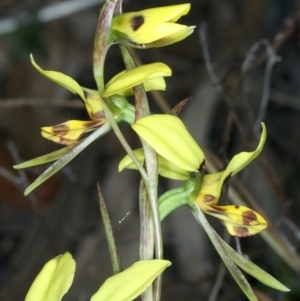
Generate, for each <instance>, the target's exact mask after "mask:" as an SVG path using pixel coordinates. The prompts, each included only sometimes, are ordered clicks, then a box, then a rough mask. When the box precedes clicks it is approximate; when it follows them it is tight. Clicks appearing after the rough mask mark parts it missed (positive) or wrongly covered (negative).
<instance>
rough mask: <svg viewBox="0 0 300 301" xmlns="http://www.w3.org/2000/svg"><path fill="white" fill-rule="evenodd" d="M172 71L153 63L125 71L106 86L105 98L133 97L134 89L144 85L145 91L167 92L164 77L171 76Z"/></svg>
mask: <svg viewBox="0 0 300 301" xmlns="http://www.w3.org/2000/svg"><path fill="white" fill-rule="evenodd" d="M171 75H172V70H171V69H170V68H169V67H168V66H167V65H166V64H163V63H152V64H145V65H141V66H138V67H136V68H134V69H131V70H124V71H122V72H120V73H118V74H117V75H115V76H114V77H113V78H112V79H111V80H110V81H109V82H108V83H107V85H106V89H105V92H104V94H103V97H108V96H111V95H115V94H118V95H122V96H128V95H132V94H133V92H132V87H134V86H137V85H139V84H142V83H143V84H144V87H145V90H146V91H150V90H165V88H166V83H165V80H164V78H163V77H164V76H171Z"/></svg>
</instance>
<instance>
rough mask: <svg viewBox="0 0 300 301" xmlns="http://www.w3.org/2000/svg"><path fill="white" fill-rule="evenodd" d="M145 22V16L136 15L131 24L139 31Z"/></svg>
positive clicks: (134, 29)
mask: <svg viewBox="0 0 300 301" xmlns="http://www.w3.org/2000/svg"><path fill="white" fill-rule="evenodd" d="M144 22H145V19H144V16H142V15H139V16H134V17H133V18H131V20H130V25H131V28H132V29H133V31H137V30H138V29H139V28H140V27H141V26H142V25H143V24H144Z"/></svg>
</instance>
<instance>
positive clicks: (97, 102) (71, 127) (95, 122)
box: [30, 55, 107, 145]
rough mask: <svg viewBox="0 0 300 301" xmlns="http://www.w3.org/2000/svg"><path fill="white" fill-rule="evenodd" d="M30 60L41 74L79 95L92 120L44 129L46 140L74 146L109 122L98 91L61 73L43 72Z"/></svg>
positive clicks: (77, 121)
mask: <svg viewBox="0 0 300 301" xmlns="http://www.w3.org/2000/svg"><path fill="white" fill-rule="evenodd" d="M30 60H31V63H32V65H33V66H34V67H35V69H36V70H37V71H39V72H40V73H41V74H43V75H44V76H46V77H47V78H49V79H50V80H52V81H54V82H56V83H57V84H59V85H61V86H63V87H64V88H66V89H68V90H69V91H70V92H72V93H74V94H78V95H79V96H80V98H81V99H82V101H83V102H84V104H85V107H86V110H87V113H88V114H89V116H90V118H91V120H92V121H81V120H70V121H67V122H64V123H61V124H58V125H55V126H47V127H42V129H41V134H42V136H43V137H44V138H46V139H49V140H52V141H54V142H56V143H60V144H65V145H69V144H73V143H75V142H76V141H78V139H80V137H81V136H82V135H83V134H85V133H87V132H89V131H93V130H95V129H97V128H99V127H100V126H102V125H103V124H104V123H106V122H107V119H106V117H105V114H104V110H103V107H102V101H101V97H100V95H99V93H98V91H96V90H91V89H87V88H84V87H81V86H80V85H79V84H78V83H77V82H76V81H75V80H74V79H73V78H71V77H70V76H67V75H65V74H63V73H61V72H56V71H46V70H43V69H42V68H41V67H39V66H38V65H37V64H36V63H35V61H34V59H33V56H32V55H30Z"/></svg>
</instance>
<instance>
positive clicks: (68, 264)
mask: <svg viewBox="0 0 300 301" xmlns="http://www.w3.org/2000/svg"><path fill="white" fill-rule="evenodd" d="M75 268H76V263H75V260H74V259H73V258H72V256H71V254H70V253H68V252H67V253H65V254H63V255H59V256H57V257H55V258H53V259H51V260H50V261H48V262H47V263H46V264H45V265H44V267H43V268H42V270H41V271H40V273H39V274H38V275H37V277H36V278H35V280H34V282H33V283H32V285H31V287H30V289H29V291H28V293H27V295H26V298H25V301H60V300H61V298H62V297H63V296H64V295H65V293H66V292H67V291H68V290H69V288H70V286H71V284H72V282H73V278H74V273H75Z"/></svg>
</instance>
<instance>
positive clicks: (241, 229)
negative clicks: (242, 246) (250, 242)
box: [233, 227, 249, 237]
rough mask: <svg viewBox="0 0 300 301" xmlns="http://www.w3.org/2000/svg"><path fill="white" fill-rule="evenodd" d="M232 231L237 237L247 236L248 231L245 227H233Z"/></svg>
mask: <svg viewBox="0 0 300 301" xmlns="http://www.w3.org/2000/svg"><path fill="white" fill-rule="evenodd" d="M233 231H234V232H235V234H236V236H238V237H246V236H249V230H248V229H247V228H245V227H233Z"/></svg>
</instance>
